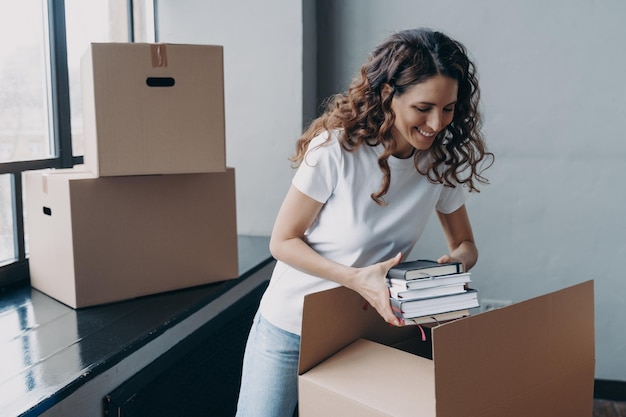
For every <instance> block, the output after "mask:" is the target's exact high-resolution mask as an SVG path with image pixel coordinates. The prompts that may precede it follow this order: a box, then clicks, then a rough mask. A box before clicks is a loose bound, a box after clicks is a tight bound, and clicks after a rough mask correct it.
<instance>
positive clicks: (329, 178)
mask: <svg viewBox="0 0 626 417" xmlns="http://www.w3.org/2000/svg"><path fill="white" fill-rule="evenodd" d="M326 138H327V135H325V134H324V135H319V136H317V137H315V138H314V139H313V140H312V141H311V142H310V143H309V148H308V150H307V152H306V155H305V157H304V160H303V161H302V163H301V164H300V166H299V167H298V170H297V171H296V174H295V175H294V177H293V180H292V183H293V185H294V186H295V187H296V188H297V189H298V190H300V191H301V192H302V193H304V194H306V195H307V196H309V197H311V198H312V199H314V200H316V201H319V202H320V203H325V202H326V201H327V200H328V198H329V197H330V196H331V195H332V193H333V191H334V190H335V187H336V185H337V175H338V170H339V167H340V164H341V149H340V148H339V144H338V143H337V142H336V140H335V139H331V140H330V141H328V142H326Z"/></svg>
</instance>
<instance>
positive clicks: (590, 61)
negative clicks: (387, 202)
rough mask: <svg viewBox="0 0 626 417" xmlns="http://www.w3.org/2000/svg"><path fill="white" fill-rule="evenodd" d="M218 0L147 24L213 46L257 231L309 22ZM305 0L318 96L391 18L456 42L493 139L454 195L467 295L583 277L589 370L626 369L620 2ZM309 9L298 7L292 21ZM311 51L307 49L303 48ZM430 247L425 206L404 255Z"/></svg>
mask: <svg viewBox="0 0 626 417" xmlns="http://www.w3.org/2000/svg"><path fill="white" fill-rule="evenodd" d="M232 3H233V4H234V5H232V6H231V5H230V2H225V1H218V0H213V1H202V0H185V1H181V0H178V1H175V0H160V1H159V2H158V4H159V11H160V19H159V27H160V30H161V34H162V37H161V40H166V41H188V42H192V41H193V42H209V43H223V44H224V45H225V47H226V61H225V65H226V71H227V78H226V84H227V85H226V91H227V94H226V101H227V109H226V111H227V141H228V148H227V149H228V161H229V163H230V164H231V165H232V166H235V168H237V170H238V171H237V172H238V178H237V181H238V182H237V187H238V194H237V197H238V199H239V202H238V210H239V217H240V220H239V227H240V231H241V232H245V233H252V234H267V233H269V231H270V230H271V225H272V223H273V220H274V216H275V214H276V210H277V209H278V206H279V204H280V201H281V200H282V197H283V195H284V193H285V191H286V189H287V186H288V183H289V178H290V176H291V171H290V169H289V168H288V162H287V160H286V157H287V156H288V155H289V154H290V152H291V151H292V149H293V141H294V140H295V139H296V137H297V136H298V134H299V133H300V130H301V124H302V109H303V108H304V109H305V112H309V113H310V112H311V109H314V108H315V105H316V103H312V102H311V101H309V100H305V102H302V100H303V96H302V90H303V85H302V83H303V79H302V74H303V68H302V65H303V55H302V54H303V51H302V36H303V33H304V34H305V35H306V34H309V33H310V32H311V31H310V28H308V29H306V30H303V18H302V16H301V13H302V8H303V6H302V5H303V4H304V5H305V6H304V10H307V11H309V10H310V2H308V1H304V2H298V1H293V0H282V1H280V0H274V1H265V2H263V6H262V7H261V6H259V5H258V3H257V2H255V1H253V0H245V1H244V0H241V1H237V2H232ZM226 4H229V6H226ZM317 6H318V9H317V16H316V22H317V39H316V42H317V46H318V48H319V49H318V52H317V57H316V58H317V62H318V71H317V77H316V78H314V79H313V76H312V75H307V76H306V78H304V85H306V86H308V88H310V84H309V83H311V82H314V83H316V84H317V91H318V93H319V95H320V97H324V96H326V95H328V94H330V93H333V92H336V91H338V90H340V89H343V88H345V87H346V86H347V85H348V83H349V81H350V79H351V78H352V76H353V75H354V74H355V73H356V71H357V70H358V68H359V66H360V65H361V63H362V62H363V60H364V59H365V58H366V56H367V53H368V52H369V50H370V49H371V48H373V47H374V46H375V45H376V44H377V43H378V42H379V41H380V40H382V38H384V37H385V36H387V35H388V34H389V33H391V32H392V31H395V30H399V29H403V28H409V27H416V26H428V27H432V28H435V29H440V30H443V31H445V32H447V33H448V34H450V35H452V36H454V37H456V38H458V39H459V40H461V41H462V42H463V43H465V45H466V46H467V47H468V49H469V50H470V52H471V54H472V56H473V58H474V59H475V62H476V64H477V66H478V69H479V73H480V78H481V86H482V92H483V109H484V112H485V116H486V123H485V133H486V136H487V139H488V143H489V146H490V147H491V150H492V151H493V152H495V154H496V164H495V166H494V167H493V168H492V169H491V170H489V171H488V172H487V176H488V177H489V179H490V180H491V185H489V186H487V187H485V188H484V189H483V192H481V193H480V194H477V195H475V196H473V197H472V198H471V199H470V201H469V202H468V209H469V212H470V216H471V218H472V222H473V226H474V231H475V235H476V238H477V241H478V245H479V249H480V253H481V257H480V260H479V263H478V265H477V266H476V267H475V269H474V270H473V271H472V272H473V277H474V283H475V286H476V287H477V288H478V289H479V290H480V291H481V297H482V298H485V299H487V298H488V299H500V300H511V301H520V300H523V299H526V298H529V297H533V296H536V295H540V294H544V293H546V292H548V291H553V290H557V289H560V288H562V287H564V286H568V285H572V284H575V283H578V282H582V281H585V280H587V279H591V278H593V279H595V284H596V285H595V289H596V295H595V299H596V335H595V336H596V358H597V365H596V377H597V378H601V379H613V380H621V381H626V359H624V358H626V331H624V330H626V326H625V325H624V322H623V321H624V319H623V317H626V303H625V302H624V297H625V296H626V279H625V278H624V276H623V273H622V271H621V270H622V267H621V262H622V261H623V260H624V259H625V258H626V243H625V241H624V238H623V237H622V234H623V233H624V232H626V216H624V214H623V212H624V209H623V208H622V206H624V205H625V204H626V186H625V185H624V184H623V183H622V179H621V175H620V174H622V171H623V168H622V167H623V166H624V162H625V161H626V138H625V136H626V135H625V133H624V129H623V127H622V126H621V121H622V119H623V117H624V115H625V114H626V84H625V83H624V82H623V77H624V68H626V54H624V53H623V51H624V40H625V39H626V26H624V25H623V24H622V23H621V21H623V19H624V18H626V2H623V1H621V0H612V1H611V0H604V1H594V0H552V1H550V2H546V1H544V0H511V1H507V2H502V1H499V0H475V1H472V2H467V1H463V0H440V1H437V2H425V1H415V0H393V1H382V0H341V1H339V0H334V1H332V0H318V1H317ZM312 20H313V19H312V18H311V16H310V15H308V14H307V16H306V18H305V19H304V22H305V23H307V22H310V21H312ZM307 24H308V23H307ZM240 38H242V39H240ZM311 44H314V43H311ZM311 44H309V43H308V41H307V42H305V45H307V47H308V46H309V45H311ZM311 57H312V55H311V52H310V50H308V49H307V51H306V54H305V56H304V58H305V60H306V62H307V63H309V62H310V59H311ZM309 69H310V67H309V64H307V70H309ZM306 74H308V72H306ZM305 90H306V89H305ZM307 97H308V95H305V96H304V98H305V99H306V98H307ZM308 116H309V115H308V114H307V115H305V119H307V118H308ZM444 250H445V244H444V242H443V238H442V236H441V232H440V230H439V227H438V225H437V223H436V221H435V219H434V218H433V221H431V222H430V224H429V226H428V228H427V230H426V232H425V234H424V236H423V238H422V239H421V241H420V243H419V244H418V246H417V247H416V250H415V252H414V254H413V256H414V257H416V256H420V257H436V256H438V255H440V254H441V253H442V252H443V251H444ZM540 329H541V323H528V327H526V328H523V329H518V331H520V332H525V333H527V334H528V337H536V338H537V342H538V343H542V342H545V335H542V334H541V332H540ZM582 336H583V335H581V337H582Z"/></svg>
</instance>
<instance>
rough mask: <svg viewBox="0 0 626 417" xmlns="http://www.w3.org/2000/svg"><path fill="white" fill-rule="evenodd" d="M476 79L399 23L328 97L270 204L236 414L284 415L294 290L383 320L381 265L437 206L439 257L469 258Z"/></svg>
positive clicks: (295, 316)
mask: <svg viewBox="0 0 626 417" xmlns="http://www.w3.org/2000/svg"><path fill="white" fill-rule="evenodd" d="M479 96H480V93H479V87H478V83H477V78H476V74H475V69H474V65H473V63H472V62H471V61H470V60H469V58H468V57H467V54H466V51H465V48H464V47H463V45H461V44H460V43H458V42H456V41H454V40H452V39H450V38H449V37H447V36H446V35H444V34H442V33H439V32H435V31H431V30H427V29H417V30H406V31H402V32H398V33H396V34H393V35H392V36H390V37H389V38H388V39H387V40H386V41H384V42H383V43H382V44H381V45H380V46H378V47H377V48H376V49H375V50H374V51H373V52H372V54H371V56H370V58H369V59H368V61H367V63H366V64H365V65H363V67H362V68H361V72H360V75H359V76H358V77H356V78H355V80H354V81H353V82H352V84H351V86H350V88H349V89H348V91H347V92H345V93H343V94H338V95H336V96H334V97H332V98H331V99H330V100H329V101H328V103H327V107H326V111H325V113H324V114H323V115H322V116H321V117H319V118H318V119H316V120H315V121H314V122H313V123H312V124H311V126H310V127H309V128H308V129H307V130H306V132H305V133H304V134H303V135H302V137H301V138H300V139H299V140H298V142H297V145H296V153H295V155H294V157H293V159H292V161H293V162H294V165H295V166H296V167H297V168H298V170H297V171H296V174H295V176H294V178H293V181H292V185H291V187H290V189H289V190H288V192H287V195H286V197H285V200H284V201H283V204H282V206H281V208H280V210H279V212H278V216H277V218H276V222H275V224H274V229H273V231H272V236H271V239H270V251H271V253H272V255H273V256H274V257H275V258H276V260H277V264H276V267H275V269H274V272H273V275H272V278H271V280H270V284H269V287H268V288H267V290H266V292H265V294H264V295H263V298H262V300H261V304H260V307H259V311H258V313H257V315H256V317H255V320H254V324H253V326H252V330H251V332H250V336H249V339H248V345H247V347H246V354H245V358H244V369H243V376H242V384H241V391H240V396H239V404H238V414H237V415H238V416H240V417H242V416H257V417H258V416H261V417H270V416H291V415H292V414H293V412H294V409H295V407H296V404H297V396H298V394H297V366H298V353H299V344H300V336H299V335H300V326H301V322H302V306H303V299H304V296H305V295H307V294H310V293H312V292H316V291H322V290H325V289H329V288H332V287H336V286H340V285H343V286H346V287H348V288H351V289H353V290H354V291H357V292H358V293H359V294H361V295H362V296H363V297H364V298H365V300H367V301H368V302H369V304H370V305H371V306H373V307H374V308H375V309H376V311H377V312H378V313H379V314H380V316H381V317H382V318H383V319H384V320H385V321H387V322H388V323H390V324H391V325H395V326H401V325H402V324H403V323H402V322H401V320H400V319H399V318H398V317H396V316H395V315H394V314H393V312H392V310H391V306H390V303H389V291H388V288H387V286H386V283H385V275H386V273H387V271H388V270H389V269H390V268H391V267H392V266H394V265H396V264H397V263H398V262H400V261H401V258H402V254H408V253H410V251H411V249H412V248H413V246H414V245H415V243H416V242H417V240H418V238H419V236H420V234H421V233H422V231H423V229H424V227H425V225H426V223H427V220H428V218H429V216H430V214H431V213H432V212H433V211H435V212H436V213H437V216H438V218H439V221H440V223H441V226H442V229H443V233H444V235H445V237H446V240H447V243H448V248H449V253H448V254H444V255H443V256H441V257H440V258H439V259H438V261H439V262H448V261H459V262H461V263H462V264H463V266H464V268H465V269H466V270H469V269H470V268H471V267H472V266H473V265H474V264H475V263H476V260H477V257H478V251H477V249H476V246H475V244H474V238H473V235H472V228H471V225H470V222H469V219H468V215H467V212H466V209H465V205H464V203H465V198H466V193H465V190H467V191H478V190H477V183H486V182H487V181H486V179H485V178H483V177H482V176H481V172H482V170H481V163H482V162H483V161H487V162H488V164H489V163H491V162H492V160H493V154H491V153H490V152H487V150H486V147H485V144H484V142H483V139H482V136H481V133H480V131H479V129H480V126H481V117H480V114H479V111H478V101H479Z"/></svg>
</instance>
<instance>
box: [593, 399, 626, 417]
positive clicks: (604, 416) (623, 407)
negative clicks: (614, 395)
mask: <svg viewBox="0 0 626 417" xmlns="http://www.w3.org/2000/svg"><path fill="white" fill-rule="evenodd" d="M592 417H626V402H618V401H608V400H594V401H593V416H592Z"/></svg>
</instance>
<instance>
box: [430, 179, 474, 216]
mask: <svg viewBox="0 0 626 417" xmlns="http://www.w3.org/2000/svg"><path fill="white" fill-rule="evenodd" d="M465 200H467V191H466V190H465V187H463V186H462V185H460V184H459V185H457V186H456V187H455V188H452V187H445V186H444V187H443V189H442V191H441V195H440V196H439V201H437V205H436V209H437V211H438V212H440V213H443V214H450V213H452V212H454V211H456V210H458V209H459V208H460V207H461V206H462V205H463V204H465Z"/></svg>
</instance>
